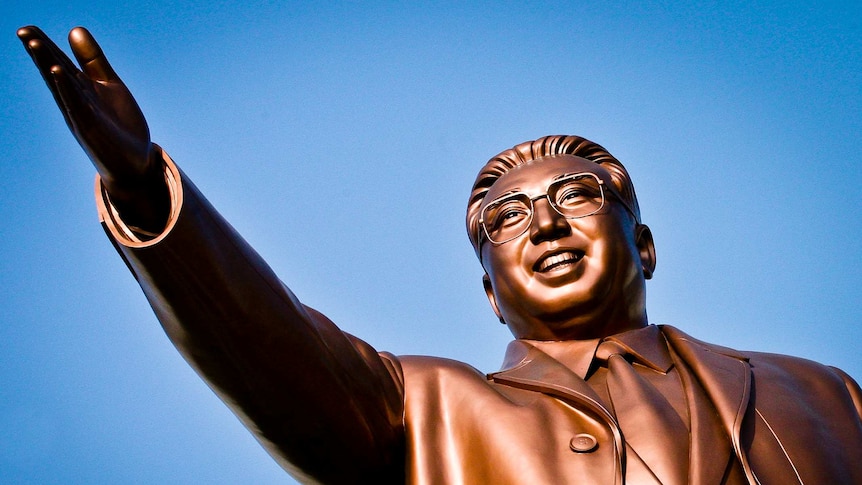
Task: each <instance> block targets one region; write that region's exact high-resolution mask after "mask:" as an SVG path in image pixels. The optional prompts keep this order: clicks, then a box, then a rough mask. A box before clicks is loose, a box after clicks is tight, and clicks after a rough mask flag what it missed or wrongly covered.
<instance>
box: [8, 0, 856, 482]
mask: <svg viewBox="0 0 862 485" xmlns="http://www.w3.org/2000/svg"><path fill="white" fill-rule="evenodd" d="M12 3H13V4H14V5H10V2H6V3H4V6H2V7H0V34H2V35H0V62H2V69H0V150H2V152H3V153H4V160H3V162H2V164H0V183H2V191H0V208H2V215H3V219H4V221H3V224H2V225H0V234H2V237H0V288H2V291H0V308H2V309H3V311H2V316H0V482H4V483H40V484H44V483H63V484H68V483H167V482H173V483H201V484H203V483H225V484H227V483H292V482H291V480H290V479H289V478H288V477H287V475H286V474H285V473H284V472H283V471H281V469H280V468H279V467H278V466H277V465H276V464H275V462H274V461H272V460H271V459H270V458H269V457H268V455H266V453H265V452H264V451H263V450H262V448H260V446H259V445H258V444H257V443H256V442H255V441H254V439H253V438H252V437H251V435H250V434H249V433H248V432H246V431H245V430H244V428H243V427H242V426H241V425H240V424H239V421H238V420H237V419H236V418H235V417H233V415H232V414H231V413H230V411H228V410H227V408H226V407H225V406H224V405H223V404H221V402H220V401H219V400H218V398H217V397H216V396H215V395H214V394H213V393H212V392H211V391H210V390H209V389H208V388H207V387H206V385H205V384H204V383H203V381H201V380H200V379H199V378H198V377H197V376H196V375H195V374H194V372H193V371H192V370H191V369H190V368H189V367H188V366H187V365H186V364H185V362H184V361H183V360H182V358H181V357H180V356H179V354H178V353H177V352H176V351H175V350H174V349H173V347H172V345H171V344H170V342H169V341H168V339H167V338H166V337H165V336H164V334H163V332H162V330H161V328H160V327H159V325H158V322H157V321H156V320H155V318H154V317H153V314H152V312H151V311H150V309H149V307H148V305H147V303H146V301H145V300H144V297H143V295H142V294H141V293H140V291H139V289H138V287H137V285H136V283H135V280H134V278H132V276H131V275H130V274H129V273H128V271H127V270H126V268H125V266H124V265H123V263H122V261H121V260H120V258H119V257H118V256H117V255H116V254H115V252H114V250H113V249H112V247H111V245H110V244H109V242H108V240H107V239H106V238H105V236H104V235H103V234H102V229H101V228H100V226H99V225H98V223H97V219H96V213H95V209H94V204H93V200H92V199H93V196H92V192H93V173H94V172H93V169H92V168H91V166H90V164H89V161H88V160H87V158H86V157H85V155H84V154H83V152H82V151H81V150H80V149H79V147H78V146H77V144H76V142H75V141H74V139H73V138H72V136H71V135H69V133H68V130H67V129H66V127H65V125H64V123H63V120H62V117H61V116H60V114H59V112H58V111H57V109H56V108H55V106H54V103H53V100H52V98H51V96H50V94H49V92H48V90H47V89H46V88H45V86H44V85H43V83H42V81H41V79H40V78H39V76H38V74H37V72H36V69H35V68H34V66H33V65H32V64H31V62H30V59H29V58H28V56H27V55H26V53H25V52H24V50H23V48H22V47H21V46H20V43H19V42H18V40H17V38H16V37H15V30H16V29H17V28H18V27H20V26H22V25H26V24H36V25H39V26H41V27H42V28H43V30H45V31H46V32H47V33H48V34H49V35H51V36H52V37H54V38H55V39H56V40H58V41H62V42H63V44H62V45H63V46H64V47H65V45H66V44H65V36H66V33H67V32H68V30H69V29H71V28H72V27H74V26H76V25H84V26H86V27H88V28H89V29H90V30H91V31H92V33H93V34H94V35H95V36H96V38H97V39H98V40H99V41H100V42H101V44H102V46H103V48H104V50H105V52H106V53H107V55H108V57H109V59H111V61H112V62H113V65H114V67H115V69H116V70H117V72H118V73H119V74H120V76H121V77H123V79H124V80H125V81H126V83H127V84H128V85H129V87H130V88H131V90H132V92H133V93H135V95H136V97H137V99H138V102H139V104H140V105H141V107H142V109H143V110H144V112H145V114H146V115H147V118H148V120H149V122H150V128H151V132H152V137H153V139H154V141H156V142H158V143H160V144H161V145H162V146H163V147H165V149H166V150H167V151H168V152H169V153H170V154H171V156H172V157H173V158H174V159H175V160H176V161H177V162H178V163H179V164H180V166H181V167H182V168H183V169H184V170H185V172H186V173H187V174H188V175H189V176H190V177H191V178H192V179H193V180H194V181H195V183H196V184H197V185H198V186H199V187H200V188H201V189H202V190H203V192H204V193H205V194H206V195H207V196H208V198H209V199H210V201H211V202H212V203H213V204H214V205H215V206H216V207H217V208H219V210H220V211H221V212H222V214H224V215H225V216H226V217H227V219H228V220H229V221H231V222H232V224H233V225H234V226H235V227H236V228H237V229H238V230H239V231H240V233H242V234H243V235H244V236H245V237H246V239H248V240H249V242H250V243H251V244H252V245H253V246H254V247H255V248H257V250H258V251H259V252H260V253H261V254H262V255H263V256H264V258H265V259H266V260H267V261H268V262H269V263H270V265H272V266H273V268H274V269H275V271H276V272H277V273H278V274H279V275H280V276H281V278H282V279H283V280H284V281H285V282H286V283H287V284H288V285H289V286H290V287H291V288H292V289H293V290H294V291H295V292H296V294H297V295H298V296H299V297H300V298H301V299H302V300H303V301H304V302H305V303H307V304H309V305H311V306H314V307H316V308H318V309H320V310H321V311H323V312H324V313H326V314H327V315H328V316H330V317H331V318H332V319H333V320H334V321H335V322H336V323H338V324H339V325H340V326H341V327H342V328H343V329H345V330H346V331H348V332H351V333H353V334H355V335H357V336H359V337H361V338H363V339H365V340H366V341H368V342H369V343H371V344H372V345H373V346H375V347H376V348H378V349H381V350H388V351H391V352H393V353H396V354H430V355H437V356H445V357H451V358H454V359H458V360H462V361H466V362H468V363H470V364H472V365H474V366H475V367H477V368H479V369H480V370H482V371H484V372H488V371H493V370H496V369H497V368H498V366H499V364H500V362H501V360H502V355H503V351H504V349H505V346H506V343H507V342H508V341H509V340H510V338H511V335H510V334H509V333H508V331H507V330H506V329H505V328H504V327H503V326H501V325H500V324H499V323H497V321H496V319H495V317H494V315H493V313H492V312H491V310H490V307H489V306H488V303H487V301H486V299H485V296H484V292H483V290H482V286H481V282H480V278H481V276H482V270H481V267H480V266H479V264H478V262H477V261H476V259H475V257H474V255H473V252H472V249H471V247H470V245H469V243H468V241H467V237H466V235H465V231H464V222H463V220H464V219H463V218H464V211H465V206H466V200H467V196H468V193H469V189H470V185H471V183H472V181H473V179H474V177H475V175H476V172H477V171H478V169H479V168H480V167H481V165H482V164H483V163H484V161H485V160H487V159H488V158H489V157H490V156H492V155H494V154H495V153H497V152H499V151H501V150H503V149H506V148H509V147H511V146H513V145H515V144H517V143H520V142H522V141H525V140H531V139H535V138H537V137H540V136H542V135H547V134H558V133H564V134H579V135H582V136H585V137H587V138H590V139H592V140H594V141H596V142H598V143H600V144H602V145H604V146H605V147H606V148H608V150H610V152H611V153H613V154H614V155H615V156H616V157H617V158H619V159H620V160H622V161H623V163H625V164H626V166H627V167H628V169H629V171H630V172H631V174H632V176H633V178H634V181H635V185H636V187H637V191H638V196H639V200H640V205H641V208H642V212H643V217H644V221H645V222H646V223H648V224H649V225H650V226H651V228H652V230H653V234H654V235H655V239H656V244H657V251H658V267H657V270H656V274H655V278H654V279H653V280H652V281H651V282H649V283H648V305H647V306H648V311H649V316H650V320H651V321H652V322H653V323H669V324H673V325H675V326H678V327H680V328H681V329H683V330H685V331H687V332H688V333H690V334H692V335H694V336H696V337H699V338H701V339H704V340H707V341H710V342H714V343H718V344H722V345H726V346H731V347H735V348H740V349H756V350H764V351H769V352H781V353H789V354H794V355H799V356H803V357H806V358H810V359H814V360H817V361H820V362H823V363H826V364H830V365H835V366H838V367H841V368H843V369H845V370H847V371H848V372H849V373H850V374H851V375H854V376H855V377H857V378H862V357H860V353H859V351H858V347H859V344H860V342H862V328H860V322H862V308H860V305H859V304H860V296H862V291H860V287H862V256H860V254H862V253H860V249H859V246H860V243H859V241H860V240H862V216H860V212H859V211H860V203H859V200H860V196H862V189H860V185H862V169H860V164H862V155H860V150H859V148H858V146H859V143H860V128H862V59H860V57H862V37H860V33H862V8H860V6H859V4H858V2H851V1H846V2H827V3H822V4H821V5H817V6H815V5H812V2H787V1H783V2H749V1H740V2H678V3H675V2H629V3H628V4H625V2H623V4H622V5H618V6H615V7H608V6H606V5H605V2H571V3H568V2H558V3H552V2H546V3H542V2H488V3H481V2H470V3H471V6H469V7H465V6H463V5H462V2H453V3H451V4H449V3H446V2H434V3H428V4H423V5H416V6H407V5H403V4H401V3H395V2H392V3H374V2H369V3H367V4H366V3H361V2H339V3H333V4H328V5H327V4H322V3H313V4H312V3H308V4H300V3H290V2H180V1H176V2H170V1H160V0H154V1H149V2H139V1H138V2H123V1H119V2H118V1H114V2H74V1H72V2H12ZM526 3H529V4H530V5H529V6H525V5H524V4H526Z"/></svg>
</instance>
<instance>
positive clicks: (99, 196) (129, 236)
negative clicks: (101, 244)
mask: <svg viewBox="0 0 862 485" xmlns="http://www.w3.org/2000/svg"><path fill="white" fill-rule="evenodd" d="M154 147H155V149H156V150H158V151H159V153H160V154H161V156H162V162H163V163H164V169H163V170H164V176H165V183H166V184H167V186H168V193H169V195H170V199H171V208H170V214H169V215H168V222H167V224H166V225H165V228H164V229H163V230H162V232H161V233H158V234H154V233H151V232H148V231H144V230H142V229H140V228H137V227H135V226H131V225H128V224H126V223H125V222H124V221H123V219H122V217H121V216H120V213H119V212H118V211H117V209H116V207H114V205H113V204H112V203H111V198H110V197H109V196H108V192H107V190H105V186H104V184H102V178H101V177H100V176H99V175H98V174H96V183H95V192H96V209H97V210H98V212H99V222H101V223H102V225H103V226H105V228H106V229H107V231H108V233H109V234H110V236H111V238H112V239H114V240H115V241H116V242H117V243H118V244H121V245H123V246H126V247H130V248H145V247H149V246H153V245H155V244H158V243H159V241H161V240H162V239H164V238H165V237H167V235H168V234H169V233H170V232H171V229H173V227H174V225H176V222H177V217H178V216H179V213H180V209H181V208H182V205H183V184H182V178H181V176H180V171H179V169H178V168H177V166H176V164H175V163H174V161H173V160H171V157H170V156H168V154H167V153H166V152H165V151H164V150H162V148H161V147H160V146H158V145H155V144H154Z"/></svg>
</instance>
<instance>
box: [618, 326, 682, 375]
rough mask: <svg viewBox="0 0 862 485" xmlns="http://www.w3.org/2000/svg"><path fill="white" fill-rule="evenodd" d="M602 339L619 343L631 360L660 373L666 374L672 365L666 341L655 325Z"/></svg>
mask: <svg viewBox="0 0 862 485" xmlns="http://www.w3.org/2000/svg"><path fill="white" fill-rule="evenodd" d="M602 341H611V342H614V343H616V344H618V345H620V346H621V347H623V348H624V349H625V350H626V351H627V352H628V355H629V356H630V358H631V360H632V361H633V362H637V363H639V364H641V365H644V366H646V367H649V368H650V369H653V370H655V371H657V372H661V373H662V374H666V373H667V371H669V370H670V368H671V367H673V360H672V359H671V357H670V352H669V351H668V348H667V341H666V340H665V338H664V335H662V333H661V330H659V328H658V327H657V326H655V325H649V326H646V327H643V328H638V329H635V330H629V331H627V332H623V333H618V334H616V335H611V336H610V337H605V338H604V339H602Z"/></svg>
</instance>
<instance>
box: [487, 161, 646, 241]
mask: <svg viewBox="0 0 862 485" xmlns="http://www.w3.org/2000/svg"><path fill="white" fill-rule="evenodd" d="M584 176H589V177H592V178H594V179H595V180H596V181H597V182H598V184H599V193H600V194H601V196H602V202H601V204H600V205H599V207H598V208H596V209H595V210H593V211H592V212H589V213H587V214H583V215H578V216H569V215H566V214H563V213H562V212H561V211H560V209H558V208H557V204H555V203H554V201H552V200H551V195H550V189H551V187H553V186H555V185H557V184H559V183H562V182H566V181H568V180H573V179H578V178H581V177H584ZM605 187H606V185H605V181H604V180H602V179H601V178H599V176H598V175H596V174H594V173H592V172H578V173H573V174H570V175H566V176H564V177H560V178H559V179H557V180H554V181H553V182H551V183H550V184H548V187H547V188H546V189H545V192H544V193H543V194H540V195H536V196H533V197H531V196H530V195H529V194H527V193H526V192H522V191H517V192H511V193H508V194H505V195H502V196H500V197H498V198H496V199H494V200H493V201H491V202H490V203H488V204H487V205H486V206H485V207H483V208H482V210H481V212H479V227H480V228H481V229H479V234H478V240H479V241H480V245H481V241H482V233H483V232H484V233H485V238H486V239H487V240H488V241H489V242H490V243H491V244H493V245H494V246H499V245H501V244H506V243H507V242H509V241H513V240H515V239H518V238H519V237H521V236H523V235H524V234H525V233H526V232H527V231H528V230H529V229H530V226H532V225H533V217H534V215H535V212H536V205H535V201H537V200H539V199H541V198H547V199H548V205H550V206H551V208H552V209H554V212H556V213H557V214H559V215H561V216H562V217H564V218H566V219H581V218H584V217H589V216H591V215H594V214H596V213H597V212H599V211H601V210H602V209H603V208H604V207H605V200H606V197H605ZM610 192H611V193H612V194H614V195H616V194H615V193H614V192H613V190H611V191H610ZM518 196H524V197H526V199H527V200H529V201H530V217H529V222H528V223H527V224H525V225H524V230H522V231H521V232H519V233H518V234H517V235H515V236H512V237H510V238H508V239H505V240H503V241H495V240H494V238H492V237H491V234H490V233H489V232H488V227H487V226H486V225H485V211H487V210H488V208H489V207H492V206H494V205H495V204H498V203H500V202H503V201H505V200H507V199H510V198H514V197H518ZM617 198H618V199H620V202H622V203H623V206H624V207H625V208H626V210H627V211H629V212H630V213H632V214H633V215H634V211H632V209H631V208H630V207H629V206H628V204H626V203H625V201H623V200H622V198H620V197H619V196H617Z"/></svg>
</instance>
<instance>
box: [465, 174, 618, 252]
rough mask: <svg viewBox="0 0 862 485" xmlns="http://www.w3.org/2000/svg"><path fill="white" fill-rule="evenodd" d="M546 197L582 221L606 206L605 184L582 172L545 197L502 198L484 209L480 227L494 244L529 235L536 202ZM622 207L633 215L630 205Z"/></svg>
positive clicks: (554, 186)
mask: <svg viewBox="0 0 862 485" xmlns="http://www.w3.org/2000/svg"><path fill="white" fill-rule="evenodd" d="M543 197H547V198H548V202H549V203H550V204H551V207H552V208H553V209H554V210H555V211H557V213H558V214H560V215H561V216H563V217H565V218H566V219H579V218H581V217H587V216H591V215H593V214H595V213H596V212H598V211H600V210H602V207H604V206H605V183H604V181H602V180H601V179H600V178H599V177H598V176H597V175H596V174H594V173H590V172H583V173H576V174H572V175H566V176H565V177H562V178H560V179H558V180H556V181H554V183H552V184H551V185H549V186H548V190H547V191H546V192H545V193H544V194H541V195H537V196H535V197H530V196H529V195H527V194H525V193H524V192H514V193H511V194H506V195H503V196H502V197H500V198H498V199H496V200H494V201H493V202H491V203H490V204H488V205H486V206H485V208H484V209H482V212H481V213H480V214H479V226H480V227H481V228H482V230H483V231H484V232H485V235H486V236H487V237H488V240H489V241H491V243H492V244H494V245H498V244H503V243H507V242H509V241H511V240H513V239H515V238H518V237H520V236H521V235H522V234H524V233H525V232H527V229H529V227H530V225H531V224H532V222H533V213H534V212H535V210H534V206H533V202H534V201H536V200H539V199H541V198H543ZM623 205H624V206H625V207H626V209H627V210H628V211H629V212H632V210H631V208H629V206H628V204H625V203H623ZM480 236H481V234H480ZM480 239H481V238H480Z"/></svg>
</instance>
